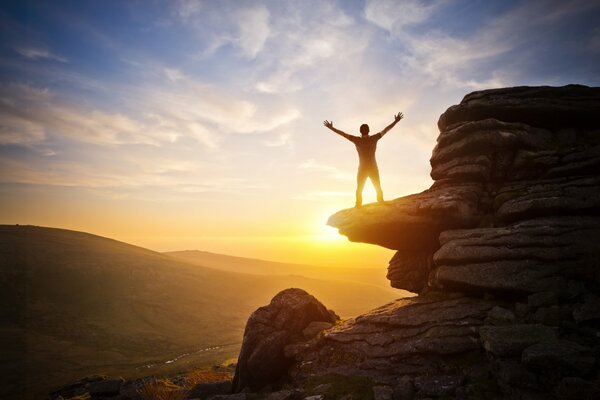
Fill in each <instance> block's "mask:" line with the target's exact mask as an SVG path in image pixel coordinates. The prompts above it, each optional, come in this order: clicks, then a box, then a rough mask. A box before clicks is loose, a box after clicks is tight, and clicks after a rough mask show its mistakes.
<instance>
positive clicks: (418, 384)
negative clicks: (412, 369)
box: [415, 375, 465, 397]
mask: <svg viewBox="0 0 600 400" xmlns="http://www.w3.org/2000/svg"><path fill="white" fill-rule="evenodd" d="M464 381H465V377H464V376H462V375H438V376H419V377H417V378H416V379H415V388H416V389H417V394H418V395H420V396H436V397H439V396H446V395H450V394H452V393H454V391H455V390H456V388H457V387H459V386H460V385H461V384H462V383H463V382H464Z"/></svg>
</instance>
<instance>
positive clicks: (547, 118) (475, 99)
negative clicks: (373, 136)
mask: <svg viewBox="0 0 600 400" xmlns="http://www.w3.org/2000/svg"><path fill="white" fill-rule="evenodd" d="M599 98H600V88H590V87H587V86H582V85H567V86H563V87H550V86H539V87H529V86H520V87H512V88H503V89H490V90H482V91H479V92H473V93H471V94H468V95H466V96H465V97H464V98H463V100H462V101H461V102H460V104H459V105H455V106H452V107H450V108H448V110H446V112H444V113H443V114H442V115H441V116H440V119H439V121H438V127H439V128H440V131H445V130H446V129H448V128H449V127H450V126H451V125H452V124H456V123H458V122H464V121H479V120H483V119H487V118H494V119H498V120H501V121H506V122H522V123H526V124H528V125H531V126H538V127H544V128H549V129H553V130H558V129H562V128H592V127H597V126H598V110H599V109H600V101H599V100H598V99H599Z"/></svg>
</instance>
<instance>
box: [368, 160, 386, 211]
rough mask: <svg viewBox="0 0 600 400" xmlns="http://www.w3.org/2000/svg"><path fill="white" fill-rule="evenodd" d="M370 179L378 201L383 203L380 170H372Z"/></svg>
mask: <svg viewBox="0 0 600 400" xmlns="http://www.w3.org/2000/svg"><path fill="white" fill-rule="evenodd" d="M369 177H370V178H371V182H373V186H374V187H375V191H376V192H377V201H378V202H379V203H383V191H382V190H381V183H380V182H379V168H377V167H375V168H373V169H371V171H369Z"/></svg>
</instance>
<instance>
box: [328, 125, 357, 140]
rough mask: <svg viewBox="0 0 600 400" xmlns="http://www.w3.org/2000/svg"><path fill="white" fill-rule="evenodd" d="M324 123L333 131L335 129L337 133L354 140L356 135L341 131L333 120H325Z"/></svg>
mask: <svg viewBox="0 0 600 400" xmlns="http://www.w3.org/2000/svg"><path fill="white" fill-rule="evenodd" d="M323 125H325V127H327V128H329V129H331V130H332V131H334V132H335V133H337V134H338V135H340V136H343V137H345V138H346V139H348V140H350V141H352V139H354V136H352V135H348V134H347V133H346V132H344V131H340V130H339V129H336V128H334V127H333V121H327V120H325V121H323Z"/></svg>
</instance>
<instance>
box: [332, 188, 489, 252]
mask: <svg viewBox="0 0 600 400" xmlns="http://www.w3.org/2000/svg"><path fill="white" fill-rule="evenodd" d="M484 193H485V188H484V187H483V185H481V184H479V183H465V184H458V185H453V186H444V185H443V183H439V184H437V185H435V184H434V186H433V187H432V188H431V189H429V190H426V191H424V192H422V193H419V194H413V195H410V196H406V197H401V198H399V199H396V200H392V201H389V202H386V203H385V204H381V205H375V204H373V205H365V206H363V207H360V208H352V209H348V210H342V211H339V212H337V213H336V214H334V215H332V216H331V217H329V220H328V221H327V224H328V225H331V226H333V227H336V228H338V229H339V231H340V233H341V234H342V235H346V236H348V239H350V240H352V241H354V242H365V243H373V244H378V245H380V246H384V247H387V248H390V249H395V250H403V251H409V252H414V251H420V250H431V249H432V247H433V248H435V247H437V245H438V236H439V234H440V232H442V231H444V230H447V229H451V228H460V227H472V226H475V225H477V224H478V223H479V219H480V212H479V211H478V206H479V203H480V201H481V198H482V197H483V196H484Z"/></svg>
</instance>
